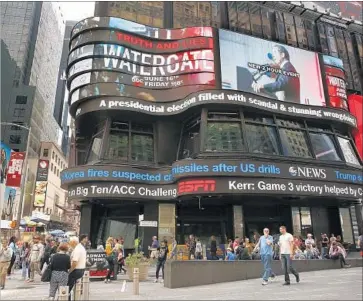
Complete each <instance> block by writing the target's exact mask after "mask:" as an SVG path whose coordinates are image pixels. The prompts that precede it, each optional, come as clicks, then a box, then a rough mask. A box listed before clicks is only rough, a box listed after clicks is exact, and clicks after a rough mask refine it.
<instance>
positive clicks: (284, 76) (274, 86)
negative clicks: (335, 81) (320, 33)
mask: <svg viewBox="0 0 363 301" xmlns="http://www.w3.org/2000/svg"><path fill="white" fill-rule="evenodd" d="M219 44H220V59H221V75H222V87H223V88H224V89H232V90H239V91H244V92H250V93H255V94H258V95H261V96H265V97H269V98H273V99H277V100H280V101H288V102H293V103H299V104H306V105H315V106H325V105H326V102H325V97H324V89H323V84H322V78H321V73H320V64H319V57H318V54H317V53H314V52H309V51H306V50H302V49H298V48H294V47H290V46H287V45H283V44H279V43H275V42H272V41H267V40H262V39H259V38H254V37H251V36H247V35H243V34H240V33H235V32H230V31H226V30H219Z"/></svg>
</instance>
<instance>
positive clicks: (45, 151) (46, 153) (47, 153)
mask: <svg viewBox="0 0 363 301" xmlns="http://www.w3.org/2000/svg"><path fill="white" fill-rule="evenodd" d="M48 155H49V150H48V149H47V148H45V149H43V157H46V158H48Z"/></svg>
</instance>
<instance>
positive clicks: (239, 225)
mask: <svg viewBox="0 0 363 301" xmlns="http://www.w3.org/2000/svg"><path fill="white" fill-rule="evenodd" d="M155 7H157V9H155ZM155 7H154V6H153V5H150V3H141V2H132V3H131V2H123V3H118V2H117V3H116V2H105V3H101V2H99V3H97V4H96V11H95V15H96V16H95V17H93V18H88V19H86V20H82V21H80V22H79V23H77V25H76V26H75V27H74V29H73V30H72V33H71V38H70V54H69V60H68V67H67V71H66V74H67V87H68V88H69V93H70V96H69V107H70V114H71V116H72V117H73V118H75V135H76V136H75V140H74V142H75V143H74V145H73V150H72V151H74V152H73V153H72V156H73V159H72V160H74V161H72V162H74V166H73V165H70V166H69V168H68V169H67V170H65V171H63V172H62V173H61V181H62V187H63V188H64V189H67V190H68V195H69V198H70V200H71V201H72V202H74V204H76V205H77V206H79V207H80V210H81V226H80V228H81V232H85V233H90V236H91V240H92V243H93V244H95V243H96V242H97V240H98V239H105V238H107V237H108V236H124V237H125V236H126V235H127V238H126V239H125V248H126V249H127V248H129V249H131V248H133V243H134V239H135V238H136V237H139V238H141V239H142V247H143V250H144V251H146V252H147V246H148V245H149V244H150V240H151V237H152V236H153V235H157V236H158V237H159V238H161V239H162V238H164V237H165V238H166V239H171V237H173V236H175V237H176V238H177V241H178V243H180V244H184V243H185V241H186V240H187V238H188V236H189V235H190V234H194V235H196V236H197V237H199V238H200V239H201V240H202V242H203V244H206V245H207V246H208V244H209V238H210V236H211V235H215V236H217V240H218V241H219V242H220V243H221V244H223V243H225V242H226V238H233V237H237V236H238V237H242V236H243V237H245V236H246V237H250V238H251V239H252V237H253V234H254V233H255V232H259V233H262V229H263V228H264V227H269V228H270V230H271V232H272V234H275V233H277V232H278V228H279V226H280V225H282V224H284V225H286V226H287V228H288V231H289V232H292V233H293V234H295V235H302V236H303V237H305V236H306V235H307V233H313V234H314V236H315V237H316V238H317V239H319V238H320V234H321V233H334V234H335V235H342V236H343V240H344V241H345V242H349V243H351V244H352V246H353V248H354V247H355V245H354V244H355V242H356V239H357V237H358V234H359V227H360V226H361V223H362V217H361V213H360V212H361V211H360V205H361V202H362V198H363V190H362V183H363V178H362V176H361V175H362V158H361V157H360V156H359V153H358V150H357V148H356V145H355V142H354V139H353V136H352V135H353V133H355V131H356V130H357V128H358V123H357V119H356V118H355V117H354V116H353V115H352V114H351V113H350V111H349V105H348V101H347V98H348V97H347V96H348V95H350V94H351V93H356V94H359V93H361V91H362V88H361V87H362V83H361V78H360V77H359V76H358V72H360V71H361V70H362V69H361V67H362V66H361V57H362V56H361V55H362V52H360V50H359V46H358V43H356V42H357V40H359V39H360V38H361V34H360V31H361V28H362V24H361V20H358V19H359V17H360V16H359V15H357V17H356V19H357V20H356V21H354V22H353V20H352V18H350V17H346V16H345V15H344V14H341V18H340V17H335V16H334V15H333V12H331V13H329V14H328V13H324V12H321V8H320V6H319V10H320V11H319V10H318V9H315V8H317V7H316V6H315V7H312V8H311V9H310V8H308V7H306V6H305V4H304V5H301V3H297V4H291V3H285V2H273V3H272V2H271V3H270V2H248V3H247V2H203V3H202V2H165V3H160V2H156V4H155ZM324 9H326V8H324ZM334 9H337V8H336V6H334ZM332 10H333V9H332ZM324 11H325V10H324ZM160 12H163V13H162V14H161V13H160ZM127 19H129V20H127ZM160 19H162V21H160ZM135 22H137V23H135ZM161 22H162V24H163V26H160V25H156V24H160V23H161ZM158 26H159V27H163V28H155V27H158ZM173 27H174V28H173ZM343 42H344V44H343ZM343 45H344V47H343ZM335 46H336V48H334V47H335ZM241 53H243V54H244V55H243V56H242V55H240V54H241ZM357 209H358V210H357ZM358 213H359V214H358ZM91 221H92V222H91ZM207 253H208V252H207Z"/></svg>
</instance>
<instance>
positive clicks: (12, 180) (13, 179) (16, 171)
mask: <svg viewBox="0 0 363 301" xmlns="http://www.w3.org/2000/svg"><path fill="white" fill-rule="evenodd" d="M24 159H25V153H24V152H18V153H17V152H12V153H11V156H10V163H9V167H8V172H7V176H6V186H9V187H20V184H21V174H22V169H23V162H24Z"/></svg>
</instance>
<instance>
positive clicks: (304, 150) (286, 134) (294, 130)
mask: <svg viewBox="0 0 363 301" xmlns="http://www.w3.org/2000/svg"><path fill="white" fill-rule="evenodd" d="M277 125H279V133H280V138H281V142H282V149H283V154H284V155H285V156H291V157H302V158H311V157H312V155H311V152H310V150H309V146H308V140H307V135H306V132H305V131H304V130H301V129H300V128H302V127H303V125H302V124H300V123H298V122H296V121H289V120H284V119H277ZM283 127H289V128H283Z"/></svg>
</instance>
